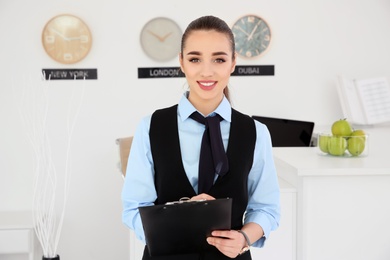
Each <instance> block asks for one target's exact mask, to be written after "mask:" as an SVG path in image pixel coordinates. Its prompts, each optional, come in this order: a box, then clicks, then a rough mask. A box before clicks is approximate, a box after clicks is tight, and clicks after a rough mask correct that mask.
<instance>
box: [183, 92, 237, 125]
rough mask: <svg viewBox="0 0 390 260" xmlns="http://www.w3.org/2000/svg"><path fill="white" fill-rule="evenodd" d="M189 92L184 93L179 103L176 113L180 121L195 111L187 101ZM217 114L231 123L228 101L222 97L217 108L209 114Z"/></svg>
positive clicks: (230, 108)
mask: <svg viewBox="0 0 390 260" xmlns="http://www.w3.org/2000/svg"><path fill="white" fill-rule="evenodd" d="M188 94H189V92H188V91H187V92H185V93H184V94H183V96H182V97H181V99H180V101H179V106H178V113H179V115H180V118H181V120H182V121H184V120H186V119H187V118H188V117H189V116H190V115H191V114H192V113H194V112H195V111H196V108H195V107H194V106H193V105H192V104H191V102H190V101H189V100H188V98H187V97H188ZM215 113H217V114H219V115H220V116H221V117H222V118H223V119H224V120H226V121H228V122H231V117H232V107H231V106H230V103H229V101H228V100H227V98H226V97H225V96H224V97H223V99H222V102H221V103H220V104H219V105H218V107H217V108H216V109H215V110H214V111H213V112H212V113H211V114H210V115H213V114H215Z"/></svg>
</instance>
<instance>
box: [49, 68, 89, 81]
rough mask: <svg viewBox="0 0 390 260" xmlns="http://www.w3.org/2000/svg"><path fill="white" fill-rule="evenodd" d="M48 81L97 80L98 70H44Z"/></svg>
mask: <svg viewBox="0 0 390 260" xmlns="http://www.w3.org/2000/svg"><path fill="white" fill-rule="evenodd" d="M42 74H43V76H44V78H45V79H46V80H80V79H81V80H84V79H97V69H42Z"/></svg>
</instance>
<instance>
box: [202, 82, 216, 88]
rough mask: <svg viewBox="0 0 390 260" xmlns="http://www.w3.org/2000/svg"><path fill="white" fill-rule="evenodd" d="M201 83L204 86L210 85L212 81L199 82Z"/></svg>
mask: <svg viewBox="0 0 390 260" xmlns="http://www.w3.org/2000/svg"><path fill="white" fill-rule="evenodd" d="M200 84H201V85H203V86H205V87H210V86H211V85H213V84H214V82H207V83H206V82H200Z"/></svg>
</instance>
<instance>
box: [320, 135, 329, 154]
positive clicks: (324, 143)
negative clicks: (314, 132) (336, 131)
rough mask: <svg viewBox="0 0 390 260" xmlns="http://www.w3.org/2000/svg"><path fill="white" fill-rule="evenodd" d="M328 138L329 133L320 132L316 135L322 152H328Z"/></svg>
mask: <svg viewBox="0 0 390 260" xmlns="http://www.w3.org/2000/svg"><path fill="white" fill-rule="evenodd" d="M329 138H330V135H323V134H320V135H319V136H318V146H319V148H320V150H321V151H322V152H324V153H329V149H328V143H329Z"/></svg>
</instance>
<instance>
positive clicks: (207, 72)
mask: <svg viewBox="0 0 390 260" xmlns="http://www.w3.org/2000/svg"><path fill="white" fill-rule="evenodd" d="M213 75H214V69H213V64H212V63H211V62H203V63H202V68H201V76H202V77H211V76H213Z"/></svg>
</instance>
